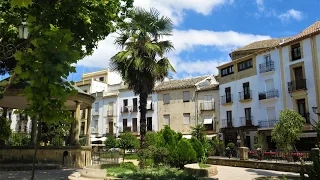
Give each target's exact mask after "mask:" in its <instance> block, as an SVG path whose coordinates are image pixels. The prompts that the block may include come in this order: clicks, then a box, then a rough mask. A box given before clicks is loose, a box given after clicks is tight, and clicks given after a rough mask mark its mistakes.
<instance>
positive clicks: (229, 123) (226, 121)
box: [221, 118, 233, 128]
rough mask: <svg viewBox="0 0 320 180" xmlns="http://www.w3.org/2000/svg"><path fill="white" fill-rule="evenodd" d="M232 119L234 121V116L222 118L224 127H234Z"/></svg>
mask: <svg viewBox="0 0 320 180" xmlns="http://www.w3.org/2000/svg"><path fill="white" fill-rule="evenodd" d="M232 121H233V118H232V119H222V126H221V127H222V128H233V125H232Z"/></svg>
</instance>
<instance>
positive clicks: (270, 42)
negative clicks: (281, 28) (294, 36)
mask: <svg viewBox="0 0 320 180" xmlns="http://www.w3.org/2000/svg"><path fill="white" fill-rule="evenodd" d="M281 39H285V41H287V40H289V39H290V37H286V38H274V39H267V40H261V41H256V42H253V43H251V44H248V45H245V46H243V47H241V48H238V49H236V50H234V51H233V52H235V51H246V50H252V49H264V48H270V47H274V46H277V45H278V44H279V43H280V42H281Z"/></svg>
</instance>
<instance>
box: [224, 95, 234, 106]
mask: <svg viewBox="0 0 320 180" xmlns="http://www.w3.org/2000/svg"><path fill="white" fill-rule="evenodd" d="M232 102H233V95H232V94H229V95H225V96H221V105H226V104H229V103H232Z"/></svg>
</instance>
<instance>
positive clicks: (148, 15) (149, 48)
mask: <svg viewBox="0 0 320 180" xmlns="http://www.w3.org/2000/svg"><path fill="white" fill-rule="evenodd" d="M172 27H173V24H172V21H171V20H170V19H169V18H168V17H165V16H160V13H159V12H158V11H157V10H155V9H151V10H150V11H146V10H144V9H142V8H135V9H134V12H133V16H132V18H131V20H130V21H128V24H127V26H125V28H122V29H120V30H119V37H118V38H117V39H116V41H115V44H116V45H118V46H119V47H120V48H121V50H122V51H120V52H119V53H117V54H116V55H114V56H113V57H112V58H111V69H113V70H116V71H118V72H120V74H121V76H122V78H123V80H124V81H125V82H126V84H127V85H128V87H129V88H130V89H132V90H133V91H134V93H135V94H139V99H140V106H139V110H140V146H141V148H144V147H145V135H146V112H147V109H146V106H147V98H148V94H151V93H152V91H153V88H154V85H155V82H156V81H162V80H163V79H164V77H166V76H168V73H169V71H174V69H173V67H172V65H171V64H170V62H169V59H168V58H167V57H166V53H167V52H169V51H170V50H172V49H173V45H172V43H171V42H170V41H168V40H161V39H162V38H163V37H165V36H170V35H171V32H172ZM142 166H143V165H142ZM142 166H141V167H142Z"/></svg>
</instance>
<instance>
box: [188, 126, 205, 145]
mask: <svg viewBox="0 0 320 180" xmlns="http://www.w3.org/2000/svg"><path fill="white" fill-rule="evenodd" d="M191 129H192V132H191V135H192V137H194V138H196V139H198V140H199V141H200V142H201V143H205V141H206V134H205V128H204V126H203V124H198V125H196V126H194V127H191Z"/></svg>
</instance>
